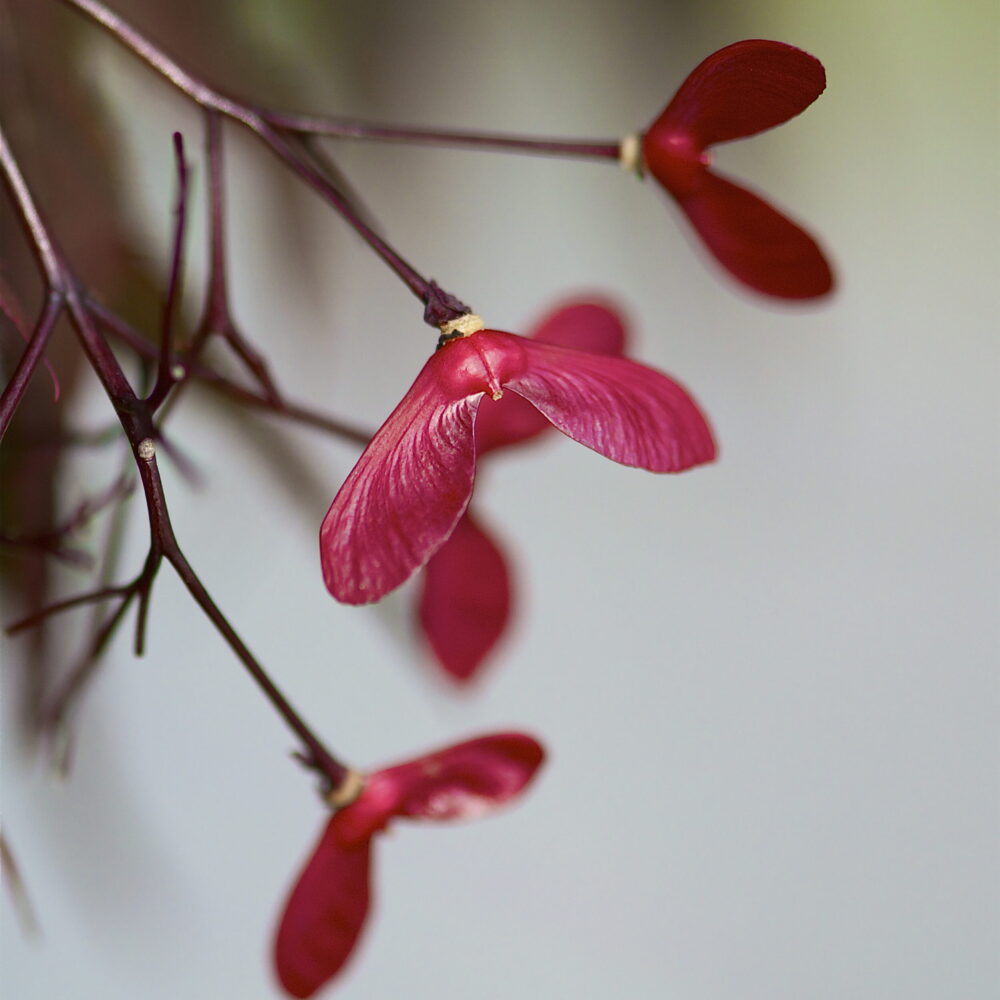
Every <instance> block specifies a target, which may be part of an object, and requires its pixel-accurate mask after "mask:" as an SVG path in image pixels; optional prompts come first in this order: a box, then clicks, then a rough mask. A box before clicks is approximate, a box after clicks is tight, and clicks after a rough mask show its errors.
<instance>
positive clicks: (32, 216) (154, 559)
mask: <svg viewBox="0 0 1000 1000" xmlns="http://www.w3.org/2000/svg"><path fill="white" fill-rule="evenodd" d="M0 167H2V168H3V173H4V175H5V177H6V179H7V183H8V185H9V187H10V188H11V191H12V193H13V194H14V200H15V203H16V206H17V209H18V212H19V215H20V217H21V219H22V221H23V222H24V224H25V226H26V227H27V229H28V231H29V234H30V236H31V241H32V247H33V249H34V250H35V252H36V254H37V255H38V258H39V262H40V264H41V266H42V269H43V271H44V272H45V277H46V282H47V284H48V285H49V294H50V298H53V297H57V296H61V302H62V303H64V304H65V307H66V308H67V309H68V310H69V313H70V317H71V319H72V321H73V325H74V327H75V328H76V331H77V334H78V336H79V338H80V341H81V343H82V345H83V349H84V352H85V353H86V355H87V358H88V360H89V362H90V364H91V367H92V368H93V369H94V371H95V372H96V374H97V376H98V378H99V380H100V382H101V384H102V386H103V387H104V391H105V393H106V394H107V396H108V399H109V400H110V401H111V405H112V406H113V407H114V410H115V413H116V414H117V415H118V419H119V422H120V423H121V425H122V428H123V429H124V431H125V435H126V437H127V438H128V441H129V443H130V444H131V446H132V451H133V454H134V455H135V459H136V464H137V466H138V469H139V478H140V480H141V482H142V485H143V491H144V493H145V497H146V508H147V511H148V514H149V526H150V553H149V556H148V557H147V559H146V564H145V566H144V568H143V571H142V573H141V574H140V576H139V577H138V578H137V579H136V580H135V581H133V583H132V584H131V585H129V586H128V587H126V588H124V589H123V588H106V589H107V590H108V591H109V593H110V594H114V593H116V592H117V593H118V594H119V595H120V596H123V602H122V603H123V605H127V604H128V603H130V602H131V600H132V599H133V597H134V596H139V597H140V600H145V599H146V596H147V595H148V591H149V589H150V587H151V586H152V582H153V577H154V576H155V574H156V571H157V569H158V567H159V564H160V562H161V560H162V559H164V558H165V559H166V560H167V561H168V562H169V563H170V564H171V565H172V566H173V567H174V569H175V570H176V572H177V575H178V576H179V577H180V578H181V581H182V583H183V584H184V585H185V586H186V587H187V589H188V591H189V593H190V594H191V596H192V597H193V598H194V600H195V602H196V603H197V604H198V605H199V607H200V608H201V609H202V611H203V612H204V613H205V615H206V616H207V617H208V618H209V620H210V621H211V622H212V623H213V624H214V625H215V627H216V629H217V630H218V631H219V632H220V634H221V635H222V637H223V638H224V639H225V640H226V642H227V643H228V644H229V646H230V647H231V648H232V650H233V652H234V653H236V656H237V657H238V659H239V660H240V662H241V663H243V665H244V666H245V667H246V669H247V671H248V672H249V673H250V675H251V676H252V677H253V679H254V680H255V681H256V682H257V684H258V686H259V687H260V688H261V689H262V690H263V692H264V694H265V695H266V696H267V698H268V700H269V701H270V702H271V704H272V705H273V706H274V708H275V709H276V710H277V711H278V712H279V714H280V715H281V716H282V717H283V718H284V720H285V721H286V723H287V724H288V725H289V727H290V728H291V729H292V730H293V732H295V734H296V735H297V736H298V737H299V739H300V740H301V741H302V744H303V746H304V747H305V748H306V754H305V755H304V758H305V760H306V761H307V762H308V763H309V764H310V765H312V766H314V767H315V768H317V769H318V770H320V771H322V772H323V774H324V775H325V776H326V778H327V780H328V781H329V782H330V784H331V787H333V788H336V787H338V786H339V785H340V784H341V783H342V781H343V780H344V778H345V776H346V774H347V768H345V767H344V765H342V764H341V763H340V762H339V761H338V760H336V758H334V757H333V755H332V754H331V753H330V752H329V751H328V750H327V749H326V747H324V746H323V744H322V742H321V741H320V740H319V739H318V738H317V737H316V735H315V734H314V733H313V732H312V730H311V729H310V728H309V727H308V726H307V725H306V723H305V722H304V721H303V720H302V718H301V717H300V716H299V714H298V713H297V712H296V711H295V709H294V708H293V707H292V706H291V704H290V703H289V702H288V701H287V699H286V698H285V697H284V695H282V693H281V692H280V691H279V690H278V688H277V687H276V686H275V684H274V683H273V682H272V681H271V679H270V677H268V675H267V673H266V672H265V670H264V668H263V667H262V666H261V665H260V664H259V663H258V662H257V660H256V659H255V658H254V656H253V654H252V653H251V652H250V650H249V649H248V648H247V647H246V645H245V644H244V643H243V641H242V639H240V637H239V635H237V633H236V632H235V630H234V629H233V628H232V626H231V625H230V624H229V622H228V621H227V620H226V618H225V616H224V615H223V614H222V612H221V611H220V610H219V608H218V607H217V606H216V604H215V602H214V601H213V600H212V598H211V596H210V595H209V593H208V591H207V590H206V589H205V587H204V585H203V584H202V583H201V581H200V580H199V579H198V576H197V574H196V573H195V572H194V569H193V568H192V567H191V564H190V563H189V562H188V561H187V559H186V558H185V556H184V554H183V553H182V552H181V549H180V546H179V545H178V543H177V539H176V537H175V535H174V531H173V526H172V525H171V522H170V517H169V514H168V512H167V504H166V498H165V496H164V494H163V484H162V482H161V480H160V474H159V469H158V468H157V464H156V457H155V452H153V451H152V449H151V447H150V446H151V445H152V443H153V441H154V439H155V438H156V436H157V435H156V427H155V423H154V419H153V410H152V408H151V407H150V406H149V405H148V403H147V402H146V401H144V400H140V399H139V398H138V397H137V396H136V394H135V392H134V390H133V389H132V386H131V384H130V383H129V381H128V379H127V378H126V376H125V373H124V372H123V371H122V368H121V366H120V365H119V363H118V359H117V358H116V357H115V355H114V352H113V351H112V350H111V348H110V346H109V345H108V343H107V341H106V340H105V339H104V337H103V336H102V335H101V333H100V331H99V329H98V327H97V325H96V323H95V321H94V318H93V316H92V315H91V313H90V311H89V310H88V308H87V304H86V296H85V294H84V292H83V289H82V288H81V287H80V285H79V284H78V282H77V279H76V277H75V276H74V275H73V273H72V272H71V271H70V269H69V267H68V266H67V265H66V264H65V263H64V262H63V260H62V257H61V256H60V254H59V252H58V251H57V249H56V247H55V244H54V242H53V240H52V238H51V236H50V235H49V232H48V229H47V227H46V226H45V224H44V222H43V221H42V218H41V215H40V213H39V212H38V210H37V207H36V206H35V203H34V199H33V198H32V195H31V192H30V190H29V189H28V186H27V185H26V184H25V182H24V179H23V176H22V175H21V172H20V170H19V168H18V165H17V161H16V160H15V158H14V155H13V152H12V151H11V149H10V147H9V146H8V144H7V142H6V138H5V136H4V134H3V130H2V129H0ZM74 603H82V599H79V598H73V599H71V600H70V601H69V602H64V605H65V606H71V605H72V604H74ZM121 613H122V608H121V607H120V608H119V609H118V611H117V612H116V614H115V615H114V616H113V618H112V620H113V622H114V623H115V624H116V623H117V622H118V621H120V619H121ZM142 619H143V616H142V615H140V629H141V624H142ZM111 628H113V625H112V626H111ZM107 635H110V630H109V632H108V633H107ZM107 635H105V636H104V637H103V639H104V641H106V639H107ZM137 640H141V631H140V632H138V633H137Z"/></svg>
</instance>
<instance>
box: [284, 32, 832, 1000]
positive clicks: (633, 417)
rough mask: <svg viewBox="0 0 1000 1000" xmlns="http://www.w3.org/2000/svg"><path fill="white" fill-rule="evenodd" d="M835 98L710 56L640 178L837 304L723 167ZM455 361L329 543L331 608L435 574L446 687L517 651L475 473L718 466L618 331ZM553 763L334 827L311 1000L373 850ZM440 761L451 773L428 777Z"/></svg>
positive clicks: (536, 755)
mask: <svg viewBox="0 0 1000 1000" xmlns="http://www.w3.org/2000/svg"><path fill="white" fill-rule="evenodd" d="M825 85H826V79H825V74H824V71H823V67H822V65H821V64H820V63H819V62H818V60H816V59H815V58H813V57H812V56H811V55H808V54H807V53H805V52H802V51H801V50H799V49H796V48H793V47H791V46H788V45H783V44H781V43H778V42H769V41H760V40H756V41H745V42H739V43H737V44H735V45H731V46H729V47H727V48H725V49H722V50H721V51H719V52H716V53H714V54H713V55H712V56H709V58H708V59H706V60H705V61H704V62H703V63H702V64H701V65H700V66H698V67H697V68H696V69H695V70H694V72H693V73H691V75H690V76H689V77H688V78H687V80H686V81H685V82H684V83H683V84H682V86H681V88H680V90H678V92H677V94H676V95H675V97H674V98H673V100H672V101H671V102H670V103H669V104H668V105H667V107H666V109H665V110H664V111H663V112H662V114H660V115H659V117H657V118H656V119H655V120H654V122H653V123H652V125H650V127H649V128H648V129H647V130H646V132H645V134H644V135H643V136H641V137H632V138H631V139H628V140H626V141H625V142H623V143H622V148H621V159H622V163H623V165H625V166H626V167H628V168H629V169H631V170H633V171H635V172H636V173H638V174H640V176H641V175H642V174H643V173H645V172H647V171H648V172H649V173H650V174H652V176H653V177H654V178H655V179H656V180H657V181H659V183H660V184H661V185H662V186H663V187H664V189H665V190H666V191H667V192H668V193H669V194H670V195H671V197H672V198H673V199H674V200H675V201H676V203H677V204H678V206H679V207H680V209H681V210H682V212H683V213H684V215H685V216H686V218H687V219H688V221H689V222H690V224H691V225H692V226H693V228H694V230H695V232H696V233H697V234H698V236H699V237H700V238H701V240H702V242H703V243H704V245H705V247H706V248H707V249H708V251H709V252H710V253H711V254H712V256H714V258H715V259H716V260H717V261H718V263H720V264H721V265H722V266H723V267H724V268H725V269H726V270H727V271H728V272H729V273H730V274H731V275H732V276H733V277H735V278H736V279H737V280H738V281H740V282H742V283H743V284H744V285H746V286H748V287H749V288H751V289H753V290H754V291H756V292H758V293H762V294H764V295H768V296H772V297H776V298H783V299H810V298H818V297H820V296H823V295H826V294H827V293H828V292H830V290H831V289H832V287H833V277H832V272H831V270H830V267H829V265H828V264H827V261H826V258H825V256H824V254H823V252H822V251H821V250H820V248H819V246H818V245H817V243H816V242H815V240H813V238H812V237H811V236H809V235H808V234H807V233H806V232H805V231H804V230H803V229H802V228H800V227H799V226H798V225H797V224H795V223H794V222H792V221H790V220H789V219H787V218H786V217H785V216H784V215H782V214H781V213H780V212H778V211H777V210H776V209H775V208H773V207H772V206H771V205H769V204H768V203H767V202H765V201H764V200H763V199H761V198H760V197H758V196H757V195H756V194H754V193H752V192H750V191H748V190H747V189H746V188H744V187H741V186H739V185H738V184H735V183H734V182H732V181H730V180H728V179H726V178H724V177H722V176H721V175H720V174H718V173H717V172H716V171H714V170H713V169H712V163H711V157H710V154H709V153H708V149H709V148H710V147H711V146H714V145H716V144H718V143H721V142H726V141H728V140H731V139H738V138H742V137H745V136H749V135H753V134H755V133H757V132H761V131H764V130H765V129H768V128H771V127H773V126H775V125H778V124H780V123H782V122H784V121H786V120H788V119H789V118H791V117H793V116H795V115H797V114H798V113H799V112H800V111H802V110H804V109H805V108H806V107H808V106H809V104H811V103H812V102H813V101H814V100H815V99H816V97H818V96H819V94H821V93H822V91H823V89H824V88H825ZM440 329H441V336H440V338H439V341H438V349H437V351H436V352H435V353H434V354H433V355H432V356H431V357H430V358H429V359H428V361H427V362H426V364H425V365H424V367H423V369H422V370H421V371H420V373H419V374H418V375H417V377H416V380H415V381H414V383H413V385H412V386H411V387H410V388H409V390H408V391H407V392H406V394H405V395H404V397H403V399H402V401H401V402H400V403H399V405H398V406H397V407H396V409H395V410H393V412H392V413H391V414H390V415H389V417H388V419H387V420H386V421H385V423H384V424H383V425H382V427H381V428H380V429H379V430H378V432H377V433H376V434H375V435H374V437H373V438H372V439H371V441H370V443H369V444H368V447H367V448H366V449H365V450H364V452H363V454H362V455H361V457H360V459H359V460H358V462H357V464H356V465H355V466H354V468H353V470H352V471H351V473H350V474H349V475H348V477H347V479H346V480H345V482H344V484H343V485H342V486H341V488H340V490H339V491H338V493H337V495H336V497H335V498H334V500H333V503H332V504H331V505H330V509H329V511H328V512H327V514H326V517H325V518H324V520H323V524H322V527H321V529H320V558H321V564H322V569H323V579H324V581H325V583H326V586H327V589H328V590H329V591H330V593H331V594H332V595H333V596H334V597H335V598H336V599H337V600H338V601H342V602H344V603H347V604H366V603H370V602H373V601H378V600H380V599H381V598H382V597H384V596H385V595H386V594H387V593H389V592H390V591H392V590H394V589H395V588H397V587H399V586H400V585H401V584H403V583H404V582H405V581H406V580H408V579H409V578H410V577H412V576H413V575H414V574H417V573H421V575H422V582H421V587H420V590H419V597H418V620H419V624H420V627H421V629H422V631H423V633H424V636H425V638H426V640H427V642H428V644H429V647H430V649H431V651H432V653H433V655H434V656H435V657H436V659H437V661H438V662H439V664H440V666H441V667H442V669H443V670H444V671H445V673H446V675H447V676H448V677H449V678H450V679H451V680H453V681H455V682H458V683H466V682H468V681H469V680H470V679H472V678H473V677H474V676H475V675H476V674H477V672H478V671H479V669H480V667H481V665H482V663H483V662H484V660H485V658H486V657H487V655H488V654H489V652H490V651H491V650H492V649H493V647H494V646H495V644H496V643H497V642H498V641H499V639H500V638H501V636H502V634H503V632H504V630H505V628H506V626H507V623H508V620H509V616H510V610H511V589H512V588H511V583H510V573H509V570H508V568H507V565H506V560H505V558H504V556H503V555H502V553H501V550H500V547H499V545H498V544H497V543H496V542H495V541H494V540H493V539H492V538H491V537H490V534H489V533H488V532H487V530H486V529H485V528H484V527H483V526H482V524H481V523H480V522H479V520H478V518H476V517H474V516H473V515H472V514H471V513H470V512H469V503H470V500H471V498H472V492H473V485H474V480H475V472H476V462H477V460H478V459H479V458H480V457H481V456H484V455H487V454H489V453H490V452H491V451H493V450H496V449H498V448H505V447H509V446H512V445H517V444H523V443H525V442H528V441H531V440H533V439H535V438H537V437H538V436H540V435H541V434H543V433H544V432H545V431H546V430H547V429H549V428H551V427H555V428H556V429H558V430H560V431H562V432H563V434H565V435H567V436H568V437H570V438H572V439H573V440H575V441H578V442H579V443H580V444H583V445H585V446H587V447H588V448H591V449H593V450H594V451H596V452H599V453H600V454H602V455H604V456H605V457H607V458H610V459H611V460H612V461H615V462H618V463H620V464H622V465H627V466H634V467H637V468H642V469H646V470H648V471H650V472H658V473H667V472H671V473H676V472H682V471H685V470H687V469H691V468H693V467H695V466H697V465H701V464H704V463H706V462H711V461H712V460H713V459H714V458H715V456H716V445H715V440H714V438H713V435H712V431H711V429H710V427H709V424H708V421H707V419H706V418H705V416H704V415H703V414H702V412H701V410H700V409H699V407H698V405H697V404H696V402H695V401H694V399H693V398H692V397H691V395H690V394H689V393H688V391H687V390H686V389H685V388H684V387H683V386H681V385H680V384H679V383H678V382H677V381H676V380H674V379H673V378H671V377H669V376H667V375H665V374H663V373H661V372H658V371H655V370H653V369H651V368H649V367H646V366H645V365H642V364H640V363H638V362H636V361H632V360H630V359H628V358H626V357H625V356H624V354H625V342H626V333H625V327H624V323H623V321H622V319H621V317H620V315H619V314H618V312H617V311H616V310H615V309H614V308H613V307H611V306H610V305H608V304H607V303H603V302H594V301H586V302H575V303H570V304H568V305H566V306H565V307H563V308H560V309H558V310H556V311H554V312H553V313H551V314H550V315H549V316H548V317H546V318H545V319H544V320H543V321H542V322H541V323H540V324H539V325H538V326H537V328H536V329H535V330H534V332H533V333H532V334H531V335H529V336H527V337H521V336H517V335H515V334H511V333H505V332H502V331H499V330H493V329H488V328H486V325H485V323H484V322H483V320H482V319H481V318H480V317H478V316H476V315H474V314H472V313H462V314H460V315H458V316H456V317H454V318H453V319H451V320H449V321H447V322H444V323H442V324H441V325H440ZM542 760H543V751H542V748H541V746H540V745H539V744H538V743H536V742H535V741H534V740H533V739H531V738H530V737H527V736H524V735H521V734H516V733H509V734H502V735H496V736H486V737H481V738H480V739H477V740H471V741H469V742H466V743H461V744H458V745H457V746H453V747H450V748H448V749H447V750H443V751H439V752H438V753H437V754H435V755H431V757H423V758H418V759H417V760H414V761H411V762H409V763H407V764H403V765H399V766H398V767H396V768H389V769H386V770H382V771H377V772H375V773H374V774H373V775H371V776H370V777H369V778H368V779H367V783H366V784H365V786H364V789H363V790H362V791H361V792H360V795H359V797H358V798H356V799H355V800H354V801H352V802H351V803H350V804H349V805H347V806H345V807H344V808H343V809H341V810H340V811H338V812H336V813H335V814H334V816H333V818H332V819H331V820H330V821H329V822H328V824H327V826H326V829H325V830H324V832H323V834H322V836H321V838H320V841H319V844H318V846H317V847H316V849H315V851H314V853H313V854H312V856H311V857H310V859H309V861H308V862H307V864H306V867H305V869H304V871H303V873H302V875H301V877H300V879H299V881H298V883H297V884H296V886H295V887H294V889H293V890H292V893H291V896H290V898H289V900H288V903H287V906H286V909H285V913H284V916H283V917H282V920H281V923H280V926H279V931H278V938H277V945H276V950H275V962H276V968H277V971H278V976H279V978H280V980H281V982H282V984H283V986H284V987H285V989H286V990H287V991H288V992H289V993H290V994H291V995H293V996H296V997H306V996H310V995H311V994H312V993H313V992H314V991H315V990H316V989H318V988H319V987H320V986H321V985H322V984H323V983H325V982H327V981H328V980H329V979H331V978H332V977H334V976H335V975H336V974H337V973H338V972H339V971H340V970H341V968H342V967H343V965H344V963H345V962H346V961H347V959H348V958H349V956H350V955H351V953H352V951H353V949H354V947H355V944H356V942H357V940H358V937H359V935H360V933H361V930H362V927H363V924H364V921H365V917H366V915H367V912H368V907H369V899H370V887H369V881H368V870H369V851H370V847H371V839H372V837H373V836H374V835H375V834H376V833H378V832H379V831H380V830H382V829H384V828H385V826H386V825H387V824H388V822H389V821H390V820H391V819H393V818H396V817H399V818H403V817H409V818H415V819H457V818H470V817H472V816H474V815H481V814H484V813H485V812H488V811H491V810H492V809H493V808H494V807H496V806H498V805H500V804H501V803H505V802H506V801H508V800H509V799H511V798H513V797H514V796H516V795H517V794H519V793H520V792H521V791H522V790H523V788H524V787H525V786H526V785H527V784H528V783H529V781H530V780H531V778H532V777H533V775H534V773H535V771H536V769H537V768H538V767H539V766H540V764H541V763H542ZM430 761H433V767H428V762H430Z"/></svg>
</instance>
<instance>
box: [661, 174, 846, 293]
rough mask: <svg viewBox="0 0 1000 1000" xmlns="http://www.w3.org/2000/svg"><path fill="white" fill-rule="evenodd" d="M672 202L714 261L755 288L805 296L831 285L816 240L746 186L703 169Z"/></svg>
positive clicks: (830, 273) (759, 290)
mask: <svg viewBox="0 0 1000 1000" xmlns="http://www.w3.org/2000/svg"><path fill="white" fill-rule="evenodd" d="M678 202H679V204H680V206H681V208H682V209H683V210H684V212H685V214H686V215H687V217H688V219H690V221H691V224H692V225H693V226H694V228H695V229H696V230H697V231H698V234H699V235H700V236H701V238H702V239H703V240H704V241H705V244H706V245H707V246H708V249H709V250H711V252H712V253H713V254H714V255H715V257H716V258H717V259H718V261H719V262H720V263H721V264H722V265H723V266H724V267H725V268H726V269H727V270H728V271H729V272H730V273H731V274H733V275H734V276H735V277H736V278H738V279H739V280H740V281H742V282H743V283H744V284H746V285H749V286H750V287H751V288H753V289H756V290H757V291H758V292H763V293H764V294H766V295H775V296H778V297H780V298H785V299H809V298H815V297H817V296H820V295H825V294H827V293H828V292H829V291H830V289H831V288H832V287H833V273H832V271H831V270H830V265H829V264H828V263H827V261H826V257H825V256H824V255H823V251H822V250H821V249H820V248H819V246H818V245H817V243H816V241H815V240H814V239H813V238H812V237H811V236H810V235H809V234H808V233H807V232H805V231H804V230H803V229H800V228H799V227H798V226H797V225H796V224H795V223H794V222H792V221H790V220H789V219H787V218H785V216H784V215H782V214H781V213H780V212H778V211H777V210H776V209H774V208H772V207H771V206H770V205H769V204H768V203H767V202H766V201H763V200H762V199H761V198H758V197H757V195H755V194H752V193H751V192H750V191H748V190H746V188H743V187H740V186H739V185H738V184H734V183H733V182H732V181H729V180H726V179H725V178H724V177H720V176H718V175H717V174H714V173H711V172H706V173H704V174H703V175H702V178H701V181H700V182H699V184H698V187H697V189H696V190H695V192H694V193H693V194H690V195H688V196H687V197H684V198H679V199H678Z"/></svg>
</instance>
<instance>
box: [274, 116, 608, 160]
mask: <svg viewBox="0 0 1000 1000" xmlns="http://www.w3.org/2000/svg"><path fill="white" fill-rule="evenodd" d="M264 116H265V117H266V118H267V120H268V121H269V122H270V123H271V124H272V125H274V126H276V127H277V128H281V129H284V130H285V131H287V132H302V133H305V134H308V135H327V136H331V137H335V138H338V139H372V140H376V141H382V142H405V143H418V144H423V145H429V146H455V147H458V148H460V149H483V150H501V151H506V152H512V153H534V154H539V153H540V154H543V155H545V154H547V155H551V156H575V157H582V158H586V159H595V160H614V161H616V162H617V160H618V157H619V155H620V150H621V143H620V142H618V141H617V140H614V139H603V140H602V139H538V138H532V137H529V136H519V135H505V134H500V133H496V132H470V131H465V130H461V129H424V128H411V127H409V126H405V125H374V124H372V123H371V122H365V121H359V120H357V119H353V118H331V117H327V116H326V115H294V114H284V113H282V112H273V111H267V112H264Z"/></svg>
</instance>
